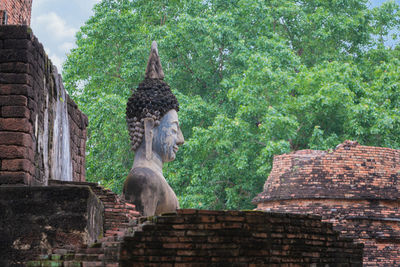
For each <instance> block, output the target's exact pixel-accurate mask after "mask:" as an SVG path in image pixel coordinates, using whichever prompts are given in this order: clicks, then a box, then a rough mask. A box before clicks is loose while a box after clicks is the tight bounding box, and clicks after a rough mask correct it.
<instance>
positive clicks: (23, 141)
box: [0, 132, 33, 147]
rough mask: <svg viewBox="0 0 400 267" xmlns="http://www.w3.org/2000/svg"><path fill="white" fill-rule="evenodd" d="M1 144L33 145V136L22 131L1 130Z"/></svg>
mask: <svg viewBox="0 0 400 267" xmlns="http://www.w3.org/2000/svg"><path fill="white" fill-rule="evenodd" d="M0 144H1V145H18V146H25V147H33V141H32V137H31V136H30V135H29V134H27V133H22V132H0Z"/></svg>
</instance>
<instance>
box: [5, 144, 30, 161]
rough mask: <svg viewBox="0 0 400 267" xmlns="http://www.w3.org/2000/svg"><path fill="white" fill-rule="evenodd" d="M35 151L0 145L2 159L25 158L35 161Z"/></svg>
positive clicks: (27, 148)
mask: <svg viewBox="0 0 400 267" xmlns="http://www.w3.org/2000/svg"><path fill="white" fill-rule="evenodd" d="M33 157H34V156H33V151H32V148H30V147H23V146H13V145H11V146H7V145H1V144H0V158H3V159H16V158H24V159H28V160H31V161H33Z"/></svg>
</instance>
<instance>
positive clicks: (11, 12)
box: [2, 0, 32, 31]
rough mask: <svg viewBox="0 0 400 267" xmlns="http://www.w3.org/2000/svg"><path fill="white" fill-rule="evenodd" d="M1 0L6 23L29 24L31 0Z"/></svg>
mask: <svg viewBox="0 0 400 267" xmlns="http://www.w3.org/2000/svg"><path fill="white" fill-rule="evenodd" d="M2 2H3V3H2V8H5V10H6V11H7V16H8V19H7V24H9V25H30V21H31V10H32V0H24V1H20V0H5V1H2ZM25 31H26V30H25Z"/></svg>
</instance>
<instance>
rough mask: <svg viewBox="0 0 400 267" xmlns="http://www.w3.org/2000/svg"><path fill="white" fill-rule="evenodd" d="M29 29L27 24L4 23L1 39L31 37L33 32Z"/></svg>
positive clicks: (1, 29)
mask: <svg viewBox="0 0 400 267" xmlns="http://www.w3.org/2000/svg"><path fill="white" fill-rule="evenodd" d="M29 31H30V30H29ZM29 31H28V26H26V25H6V26H3V25H2V26H1V28H0V39H2V40H5V39H30V38H31V34H30V33H29Z"/></svg>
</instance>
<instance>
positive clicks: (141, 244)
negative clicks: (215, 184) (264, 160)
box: [0, 25, 363, 266]
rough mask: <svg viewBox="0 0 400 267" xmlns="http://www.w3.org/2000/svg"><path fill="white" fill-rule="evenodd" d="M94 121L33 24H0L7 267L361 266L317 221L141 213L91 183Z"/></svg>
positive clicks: (357, 249)
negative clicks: (89, 147) (88, 167)
mask: <svg viewBox="0 0 400 267" xmlns="http://www.w3.org/2000/svg"><path fill="white" fill-rule="evenodd" d="M87 124H88V120H87V117H86V116H85V115H84V114H83V113H82V112H81V111H79V109H78V107H77V106H76V104H75V103H74V102H73V101H72V100H71V99H70V97H69V96H68V94H66V92H65V90H64V88H63V85H62V80H61V76H60V75H59V74H58V73H57V70H56V68H55V67H54V66H53V65H52V64H51V62H50V60H49V59H48V57H47V56H46V54H45V52H44V50H43V47H42V45H41V44H40V43H39V42H38V40H37V39H36V37H35V36H34V35H33V34H32V32H31V30H30V29H29V28H28V27H27V26H15V25H14V26H10V25H5V26H0V214H1V219H0V266H13V265H15V264H17V265H19V264H24V265H27V266H206V265H211V266H220V265H224V264H225V265H232V264H233V265H235V266H262V265H265V266H274V265H275V266H298V265H303V266H304V265H310V266H328V265H331V266H361V261H362V251H363V250H362V245H360V244H354V243H353V241H352V239H350V238H346V237H341V236H339V233H338V232H337V231H334V230H333V229H332V225H331V224H329V223H324V222H321V220H320V218H318V217H315V216H310V215H290V214H284V215H282V214H276V213H265V212H257V211H247V212H238V211H196V210H179V211H178V212H177V213H174V214H164V215H162V216H156V217H152V218H147V219H140V220H139V219H138V218H139V217H140V214H139V213H138V212H137V211H136V210H135V206H134V205H132V204H129V203H126V202H124V201H123V200H122V199H120V197H119V196H117V195H116V194H114V193H113V192H111V191H110V190H106V189H104V188H102V187H101V186H99V185H97V184H94V183H88V182H85V172H84V165H85V144H86V127H87Z"/></svg>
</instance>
